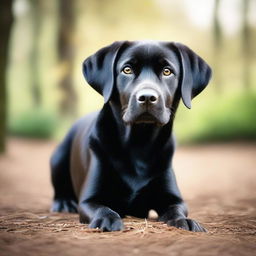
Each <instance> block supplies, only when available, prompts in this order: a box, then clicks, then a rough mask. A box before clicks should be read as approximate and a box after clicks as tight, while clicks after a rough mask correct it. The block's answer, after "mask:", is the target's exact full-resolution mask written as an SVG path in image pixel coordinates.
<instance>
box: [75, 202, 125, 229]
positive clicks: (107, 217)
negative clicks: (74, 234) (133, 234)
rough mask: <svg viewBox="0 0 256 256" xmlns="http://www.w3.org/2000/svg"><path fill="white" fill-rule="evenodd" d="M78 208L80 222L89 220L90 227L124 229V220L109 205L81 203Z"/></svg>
mask: <svg viewBox="0 0 256 256" xmlns="http://www.w3.org/2000/svg"><path fill="white" fill-rule="evenodd" d="M78 209H79V210H78V211H79V215H80V222H81V223H88V222H89V228H99V229H101V230H102V231H119V230H122V229H124V225H123V221H122V219H121V217H120V216H119V214H118V213H117V212H115V211H113V210H111V209H110V208H109V207H106V206H103V205H100V204H96V203H80V204H79V208H78Z"/></svg>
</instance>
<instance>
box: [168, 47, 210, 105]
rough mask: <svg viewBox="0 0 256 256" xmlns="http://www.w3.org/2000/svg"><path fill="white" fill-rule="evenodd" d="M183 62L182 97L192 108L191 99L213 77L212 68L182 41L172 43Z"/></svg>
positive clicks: (185, 103)
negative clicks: (181, 42)
mask: <svg viewBox="0 0 256 256" xmlns="http://www.w3.org/2000/svg"><path fill="white" fill-rule="evenodd" d="M172 45H173V46H174V47H175V48H176V50H177V53H178V55H179V58H180V62H181V97H182V100H183V103H184V105H185V106H186V107H187V108H191V99H192V98H194V97H195V96H197V95H198V94H199V93H200V92H201V91H202V90H203V89H204V88H205V87H206V86H207V84H208V82H209V80H210V78H211V74H212V71H211V68H210V67H209V66H208V64H207V63H206V62H205V61H204V60H203V59H202V58H201V57H199V56H198V55H197V54H196V53H195V52H193V51H192V50H191V49H189V48H188V47H187V46H185V45H183V44H180V43H172Z"/></svg>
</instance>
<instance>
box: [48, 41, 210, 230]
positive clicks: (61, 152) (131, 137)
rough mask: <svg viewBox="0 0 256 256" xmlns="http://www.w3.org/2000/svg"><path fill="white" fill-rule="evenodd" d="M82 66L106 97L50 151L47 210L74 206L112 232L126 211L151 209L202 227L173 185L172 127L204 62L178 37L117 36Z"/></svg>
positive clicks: (195, 88) (206, 75)
mask: <svg viewBox="0 0 256 256" xmlns="http://www.w3.org/2000/svg"><path fill="white" fill-rule="evenodd" d="M83 73H84V76H85V78H86V80H87V82H88V83H89V84H90V85H91V86H92V87H93V88H94V89H95V90H96V91H97V92H99V93H100V94H102V95H103V96H104V99H105V104H104V106H103V108H102V110H101V111H100V112H97V113H93V114H91V115H88V116H86V117H84V118H83V119H81V120H79V121H78V122H77V123H76V124H75V125H74V126H73V127H72V128H71V130H70V132H69V133H68V135H67V136H66V138H65V139H64V141H63V142H62V144H60V146H59V147H58V148H57V150H56V151H55V153H54V154H53V156H52V158H51V169H52V183H53V186H54V190H55V195H54V202H53V206H52V210H53V211H57V212H77V211H78V212H79V215H80V222H82V223H89V227H90V228H100V229H101V230H103V231H115V230H121V229H123V222H122V219H121V218H122V217H124V216H125V215H132V216H136V217H140V218H146V217H147V216H148V212H149V210H150V209H154V210H155V211H156V212H157V213H158V215H159V220H160V221H163V222H165V223H167V224H168V225H170V226H175V227H177V228H182V229H186V230H191V231H205V229H204V228H203V227H202V226H201V225H200V224H198V223H197V222H196V221H194V220H191V219H188V218H187V208H186V205H185V204H184V202H183V199H182V197H181V195H180V191H179V189H178V187H177V184H176V180H175V175H174V172H173V169H172V157H173V153H174V140H173V137H172V126H173V119H174V115H175V112H176V109H177V107H178V104H179V101H180V98H182V100H183V103H184V104H185V105H186V106H187V107H188V108H190V107H191V99H192V98H193V97H195V96H196V95H198V94H199V93H200V92H201V91H202V90H203V89H204V88H205V87H206V85H207V84H208V82H209V79H210V77H211V69H210V67H209V66H208V65H207V64H206V63H205V61H204V60H202V59H201V58H200V57H199V56H198V55H196V54H195V53H194V52H193V51H192V50H190V49H189V48H188V47H186V46H185V45H182V44H179V43H173V42H170V43H169V42H151V41H141V42H140V41H138V42H128V41H121V42H115V43H113V44H112V45H110V46H108V47H105V48H103V49H101V50H99V51H98V52H97V53H95V54H94V55H92V56H91V57H89V58H87V59H86V60H85V61H84V63H83Z"/></svg>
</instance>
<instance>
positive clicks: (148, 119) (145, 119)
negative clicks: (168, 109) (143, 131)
mask: <svg viewBox="0 0 256 256" xmlns="http://www.w3.org/2000/svg"><path fill="white" fill-rule="evenodd" d="M134 123H135V124H141V123H146V124H157V123H158V120H157V119H156V117H155V116H153V115H152V114H150V113H149V112H144V113H142V114H141V115H139V116H138V117H137V118H136V120H135V121H134Z"/></svg>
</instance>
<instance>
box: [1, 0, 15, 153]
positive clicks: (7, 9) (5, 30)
mask: <svg viewBox="0 0 256 256" xmlns="http://www.w3.org/2000/svg"><path fill="white" fill-rule="evenodd" d="M12 22H13V15H12V1H11V0H2V1H1V2H0V31H1V35H0V37H1V38H0V152H3V151H4V150H5V133H6V111H7V107H6V105H7V102H6V101H7V100H6V98H7V97H6V88H7V86H6V70H7V62H8V46H9V39H10V31H11V25H12Z"/></svg>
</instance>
